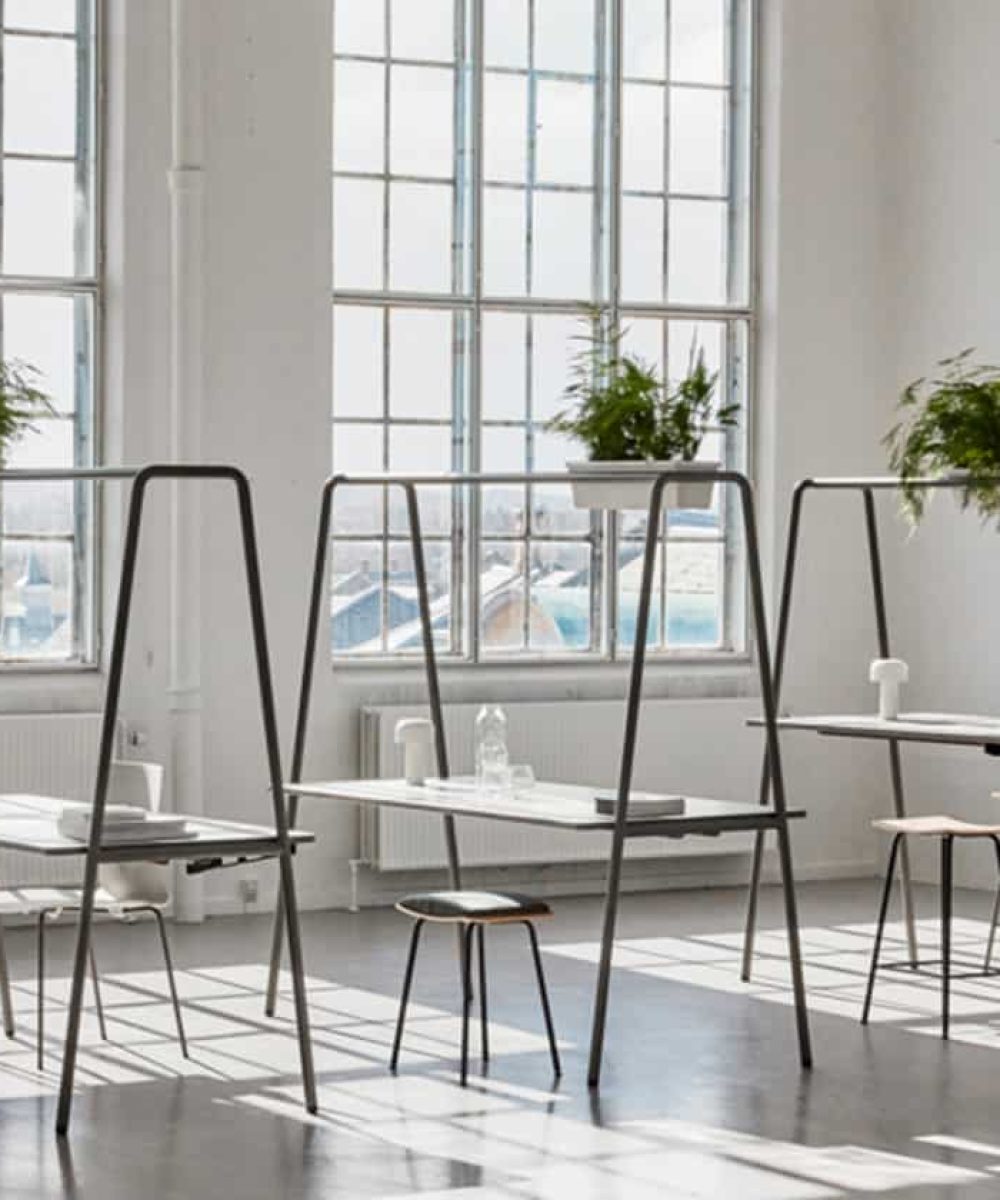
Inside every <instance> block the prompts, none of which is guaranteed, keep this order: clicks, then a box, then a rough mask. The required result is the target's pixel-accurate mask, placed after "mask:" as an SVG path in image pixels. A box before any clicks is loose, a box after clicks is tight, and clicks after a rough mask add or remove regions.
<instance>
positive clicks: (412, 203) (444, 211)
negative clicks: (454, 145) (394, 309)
mask: <svg viewBox="0 0 1000 1200" xmlns="http://www.w3.org/2000/svg"><path fill="white" fill-rule="evenodd" d="M389 221H390V225H389V246H390V257H389V285H390V287H392V288H394V289H396V290H399V291H404V292H421V291H423V292H447V291H450V290H451V188H449V187H437V186H434V185H433V184H422V183H394V184H392V185H391V188H390V191H389Z"/></svg>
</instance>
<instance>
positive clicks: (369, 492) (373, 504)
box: [333, 421, 385, 533]
mask: <svg viewBox="0 0 1000 1200" xmlns="http://www.w3.org/2000/svg"><path fill="white" fill-rule="evenodd" d="M384 438H385V435H384V433H383V431H382V426H381V425H354V424H351V423H349V422H347V421H338V422H337V424H336V425H335V426H334V430H333V469H334V472H335V473H343V474H347V475H370V474H377V473H378V472H380V471H382V470H384V468H385V463H384V458H383V454H384V450H383V444H384ZM381 529H382V489H381V488H378V487H346V488H340V490H339V491H338V492H337V496H336V501H335V502H334V505H333V530H334V533H379V532H380V531H381Z"/></svg>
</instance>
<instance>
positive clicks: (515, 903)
mask: <svg viewBox="0 0 1000 1200" xmlns="http://www.w3.org/2000/svg"><path fill="white" fill-rule="evenodd" d="M396 909H397V911H398V912H401V913H405V914H406V916H408V917H414V918H416V919H417V920H421V919H422V920H424V921H445V922H454V921H484V922H486V923H487V924H499V923H501V922H503V921H524V920H526V919H528V918H529V917H530V918H532V919H534V918H535V917H550V916H551V915H552V909H551V908H549V906H548V905H547V904H546V903H545V901H544V900H537V899H535V897H534V896H525V895H524V894H523V893H521V892H418V893H417V894H416V895H413V896H406V897H404V898H403V899H402V900H400V901H399V902H398V903H397V904H396Z"/></svg>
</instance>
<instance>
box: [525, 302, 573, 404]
mask: <svg viewBox="0 0 1000 1200" xmlns="http://www.w3.org/2000/svg"><path fill="white" fill-rule="evenodd" d="M531 333H532V338H531V371H532V376H531V379H532V403H531V410H532V415H533V417H534V419H535V420H536V421H546V420H548V418H549V417H551V416H554V415H555V413H557V412H559V411H560V410H561V409H563V408H565V407H566V399H565V395H564V393H565V391H566V385H567V384H568V383H569V374H570V369H571V365H572V360H573V357H574V355H576V354H577V353H578V352H579V350H580V349H581V348H582V343H581V341H580V340H579V339H580V338H581V337H582V335H583V333H584V325H583V322H582V321H580V320H579V319H578V318H577V317H573V316H568V315H567V316H562V315H560V316H535V317H532V321H531Z"/></svg>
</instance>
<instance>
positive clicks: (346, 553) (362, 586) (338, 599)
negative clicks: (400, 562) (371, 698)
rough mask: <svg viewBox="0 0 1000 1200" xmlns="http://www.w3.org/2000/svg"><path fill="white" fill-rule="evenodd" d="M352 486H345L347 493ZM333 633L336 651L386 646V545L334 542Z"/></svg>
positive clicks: (331, 621) (331, 600)
mask: <svg viewBox="0 0 1000 1200" xmlns="http://www.w3.org/2000/svg"><path fill="white" fill-rule="evenodd" d="M351 490H352V489H351V488H345V489H343V491H344V492H349V491H351ZM330 561H331V567H330V571H331V579H332V588H331V592H332V596H331V599H330V636H331V639H332V641H333V649H334V652H335V653H339V654H347V653H351V652H352V651H353V652H356V651H364V652H371V651H374V650H380V649H381V648H382V546H381V543H379V542H334V544H333V548H332V552H331V555H330Z"/></svg>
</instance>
